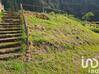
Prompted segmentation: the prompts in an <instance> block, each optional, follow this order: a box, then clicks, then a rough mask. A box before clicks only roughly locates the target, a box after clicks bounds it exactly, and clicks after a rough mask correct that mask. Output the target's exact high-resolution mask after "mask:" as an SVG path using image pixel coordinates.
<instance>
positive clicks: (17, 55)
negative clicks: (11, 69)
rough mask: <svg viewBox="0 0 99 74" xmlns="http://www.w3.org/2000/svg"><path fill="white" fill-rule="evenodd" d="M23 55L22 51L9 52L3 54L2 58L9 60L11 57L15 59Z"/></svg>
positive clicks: (0, 56) (0, 57) (0, 58)
mask: <svg viewBox="0 0 99 74" xmlns="http://www.w3.org/2000/svg"><path fill="white" fill-rule="evenodd" d="M20 56H22V54H21V53H8V54H1V55H0V60H9V59H15V58H18V57H20Z"/></svg>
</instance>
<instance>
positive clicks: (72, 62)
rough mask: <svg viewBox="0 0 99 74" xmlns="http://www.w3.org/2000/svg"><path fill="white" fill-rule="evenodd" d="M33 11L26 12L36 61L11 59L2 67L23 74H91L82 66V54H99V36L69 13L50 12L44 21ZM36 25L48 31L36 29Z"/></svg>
mask: <svg viewBox="0 0 99 74" xmlns="http://www.w3.org/2000/svg"><path fill="white" fill-rule="evenodd" d="M30 13H31V12H30ZM30 13H26V14H25V15H26V16H27V20H28V30H29V41H30V43H32V44H30V49H31V52H32V61H30V62H28V63H24V62H22V60H16V61H7V62H4V65H1V66H0V70H2V69H3V71H4V72H8V73H9V71H8V70H7V68H6V67H5V65H6V66H8V67H10V68H9V69H10V74H11V73H12V74H22V72H23V71H24V72H27V74H88V73H87V69H83V68H82V67H81V57H82V56H85V57H86V58H88V57H90V58H94V57H96V56H99V54H98V53H99V35H98V34H96V33H94V32H93V31H91V30H89V29H88V28H86V27H84V26H82V21H79V20H78V19H76V18H74V17H72V16H69V15H61V14H51V13H49V14H47V15H48V17H49V20H44V19H40V18H37V17H35V16H33V15H34V13H31V14H30ZM32 14H33V15H32ZM34 25H39V26H40V27H44V28H45V30H39V29H35V28H34ZM24 36H25V35H24ZM23 47H24V46H23ZM17 61H18V62H17ZM9 63H10V64H11V66H10V65H9ZM13 69H14V70H13Z"/></svg>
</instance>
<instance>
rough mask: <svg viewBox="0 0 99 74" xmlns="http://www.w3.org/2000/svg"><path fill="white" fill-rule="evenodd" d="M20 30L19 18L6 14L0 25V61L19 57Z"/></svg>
mask: <svg viewBox="0 0 99 74" xmlns="http://www.w3.org/2000/svg"><path fill="white" fill-rule="evenodd" d="M21 40H22V28H21V24H20V16H19V15H16V14H10V15H9V13H8V14H6V15H4V16H3V17H2V22H1V23H0V60H7V59H10V58H17V57H20V56H21V54H20V50H21V49H22V47H21Z"/></svg>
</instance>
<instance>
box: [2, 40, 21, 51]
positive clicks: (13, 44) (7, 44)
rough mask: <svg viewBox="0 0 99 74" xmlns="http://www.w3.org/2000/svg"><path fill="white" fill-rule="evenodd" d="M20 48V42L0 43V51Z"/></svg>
mask: <svg viewBox="0 0 99 74" xmlns="http://www.w3.org/2000/svg"><path fill="white" fill-rule="evenodd" d="M18 46H21V41H16V42H6V43H0V49H3V48H10V47H11V48H12V47H18Z"/></svg>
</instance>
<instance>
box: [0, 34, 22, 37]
mask: <svg viewBox="0 0 99 74" xmlns="http://www.w3.org/2000/svg"><path fill="white" fill-rule="evenodd" d="M18 36H22V34H21V33H16V34H0V38H9V37H10V38H11V37H18Z"/></svg>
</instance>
